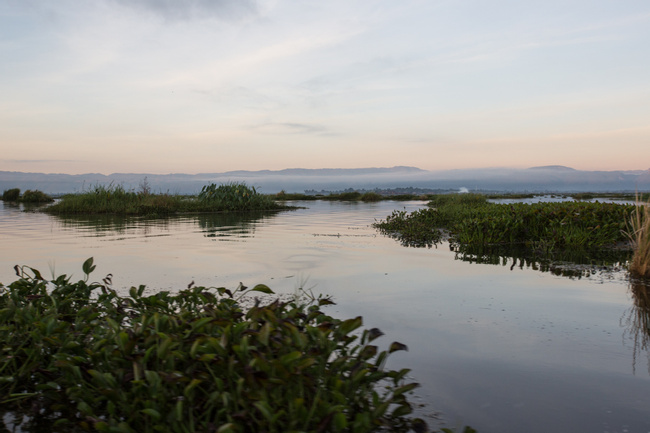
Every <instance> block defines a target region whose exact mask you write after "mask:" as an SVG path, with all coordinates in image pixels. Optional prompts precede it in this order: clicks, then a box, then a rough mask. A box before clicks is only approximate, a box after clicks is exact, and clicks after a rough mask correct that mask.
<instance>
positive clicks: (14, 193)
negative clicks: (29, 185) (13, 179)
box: [2, 188, 20, 201]
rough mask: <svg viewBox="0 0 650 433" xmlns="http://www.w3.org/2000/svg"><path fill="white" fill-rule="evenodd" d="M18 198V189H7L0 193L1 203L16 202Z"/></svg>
mask: <svg viewBox="0 0 650 433" xmlns="http://www.w3.org/2000/svg"><path fill="white" fill-rule="evenodd" d="M19 198H20V188H11V189H7V190H5V191H4V192H3V193H2V201H18V199H19Z"/></svg>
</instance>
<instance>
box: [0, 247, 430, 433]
mask: <svg viewBox="0 0 650 433" xmlns="http://www.w3.org/2000/svg"><path fill="white" fill-rule="evenodd" d="M94 268H95V266H94V265H93V260H92V258H91V259H88V260H87V261H86V262H85V263H84V264H83V271H84V274H85V278H84V279H83V280H81V281H78V282H72V281H71V280H70V278H68V277H67V276H65V275H62V276H59V277H58V278H55V279H53V280H51V281H46V280H45V279H44V278H43V277H42V276H41V274H40V272H39V271H38V270H35V269H33V268H30V267H27V266H23V267H19V266H16V267H15V269H16V273H17V274H18V276H19V279H18V280H17V281H15V282H13V283H11V284H10V285H9V286H7V287H3V286H2V285H0V342H1V343H2V348H3V349H2V353H1V354H0V405H1V406H2V407H3V408H4V409H9V410H16V411H18V410H21V411H22V412H23V413H26V414H27V415H28V416H30V417H33V418H39V419H40V421H41V424H42V421H44V420H45V421H50V422H51V423H52V424H51V427H52V430H53V431H69V430H70V429H72V428H81V429H85V430H94V431H115V432H138V433H140V432H154V431H169V432H262V431H266V432H289V431H296V432H298V431H302V432H339V431H340V432H379V431H392V432H406V431H408V430H409V429H410V428H412V427H413V428H416V427H417V428H420V429H419V430H418V431H425V429H426V424H425V423H424V422H423V421H422V420H419V419H411V418H409V414H410V413H411V411H412V409H411V404H410V403H409V402H408V401H407V395H408V393H409V392H410V391H411V390H413V389H414V388H416V387H417V386H418V385H417V384H416V383H406V382H405V376H406V375H407V373H408V371H409V370H408V369H402V370H388V369H386V368H385V365H386V361H387V358H388V356H389V354H390V353H392V352H395V351H398V350H405V349H406V346H404V345H403V344H401V343H397V342H394V343H392V344H391V345H390V346H389V349H388V350H384V351H380V350H379V349H378V347H377V346H376V345H374V344H373V343H374V340H375V339H376V338H378V337H379V336H381V335H382V332H381V331H379V330H378V329H376V328H374V329H370V330H363V331H361V330H360V327H361V326H362V318H361V317H356V318H352V319H347V320H339V319H336V318H333V317H330V316H328V315H326V314H325V313H324V312H323V311H322V310H321V307H323V306H325V305H328V304H331V303H332V302H331V301H330V300H329V299H327V298H322V297H319V298H315V297H314V296H310V297H309V298H308V300H307V301H306V302H304V303H301V302H300V301H297V300H296V301H294V302H279V301H275V302H273V303H271V304H270V305H266V306H260V305H259V303H256V304H255V305H254V306H253V307H251V308H250V309H248V310H244V309H243V308H242V307H241V306H240V300H241V299H242V297H243V296H245V295H246V294H247V293H250V292H262V293H267V294H272V293H273V292H272V291H271V290H270V289H269V288H268V287H267V286H264V285H257V286H255V287H253V288H250V289H248V288H246V287H244V286H242V285H241V284H240V287H239V288H238V290H237V291H235V292H234V293H233V292H231V291H230V290H228V289H225V288H206V287H193V286H192V284H190V286H189V287H188V288H187V289H184V290H181V291H180V292H179V293H178V294H176V295H174V294H171V293H169V292H159V293H156V294H154V295H150V296H145V295H144V294H143V293H144V290H145V286H139V287H138V288H135V287H132V288H131V289H130V293H129V296H127V297H122V296H119V295H118V294H117V293H116V292H115V291H114V290H113V289H112V288H111V287H110V279H111V276H110V275H109V276H107V277H106V278H105V279H104V280H103V282H102V283H89V282H88V279H89V274H90V273H91V272H92V271H93V269H94Z"/></svg>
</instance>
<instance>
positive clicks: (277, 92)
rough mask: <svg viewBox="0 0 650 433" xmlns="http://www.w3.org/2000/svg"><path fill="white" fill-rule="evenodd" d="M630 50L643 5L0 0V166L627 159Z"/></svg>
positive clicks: (632, 74)
mask: <svg viewBox="0 0 650 433" xmlns="http://www.w3.org/2000/svg"><path fill="white" fill-rule="evenodd" d="M648 46H650V3H647V2H645V1H628V2H622V3H621V2H617V3H613V2H611V1H608V0H595V1H589V2H587V1H586V0H579V1H577V2H571V3H570V4H568V3H566V2H564V1H560V0H546V1H542V0H532V1H529V2H524V3H513V2H510V1H506V0H497V1H494V2H477V1H470V0H462V1H454V2H448V1H442V0H433V1H420V0H404V1H402V2H391V1H387V0H379V1H375V0H373V1H370V0H368V1H359V2H349V1H343V0H332V1H330V2H293V1H288V0H241V1H234V0H218V1H208V0H176V1H172V0H158V1H155V0H132V1H127V0H99V1H96V2H78V1H73V0H58V1H57V2H50V1H46V0H21V1H18V0H7V1H5V2H1V3H0V56H1V58H2V59H3V60H2V62H1V63H0V72H1V73H2V78H3V79H2V80H0V94H1V95H2V98H0V142H2V143H9V145H7V146H5V147H6V148H4V149H3V152H4V154H5V155H4V158H5V159H3V160H2V161H0V170H9V171H11V170H18V169H20V170H23V169H26V170H31V169H34V170H39V171H41V170H43V171H49V172H56V171H65V172H70V173H84V172H89V171H91V172H102V173H110V172H130V171H133V172H151V173H165V172H187V173H196V172H212V171H228V170H235V169H248V170H260V169H275V170H278V169H282V168H286V167H306V168H318V167H336V166H340V165H341V164H343V166H345V167H360V166H393V165H405V166H418V167H421V168H424V169H430V170H436V169H452V168H473V167H484V166H515V167H528V166H536V165H567V166H572V167H576V168H579V169H585V170H587V169H604V170H610V169H612V170H613V169H637V168H641V169H643V168H646V167H643V166H640V167H639V166H638V164H642V162H643V161H650V150H649V149H648V146H645V147H644V146H642V143H646V144H647V143H648V142H650V131H648V130H647V119H648V118H650V56H648V55H647V51H648V48H647V47H648ZM632 155H633V156H632ZM28 160H33V161H51V163H49V164H47V163H44V162H40V163H38V164H37V163H34V164H33V165H32V166H30V165H29V164H27V163H21V164H20V167H19V166H18V163H16V162H12V161H28ZM57 160H62V161H79V162H77V163H75V162H65V163H58V162H57ZM646 165H647V164H646Z"/></svg>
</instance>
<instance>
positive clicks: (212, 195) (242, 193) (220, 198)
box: [198, 182, 279, 211]
mask: <svg viewBox="0 0 650 433" xmlns="http://www.w3.org/2000/svg"><path fill="white" fill-rule="evenodd" d="M198 201H199V202H200V203H201V204H204V205H208V206H210V207H214V208H217V209H221V210H229V211H242V210H268V209H278V208H279V206H278V205H277V203H275V201H274V200H273V199H272V198H271V197H269V196H266V195H263V194H260V193H259V192H257V189H256V188H255V187H254V186H248V185H246V183H245V182H231V183H227V184H222V185H216V184H214V183H212V184H210V185H205V186H204V187H203V188H202V189H201V192H200V193H199V197H198Z"/></svg>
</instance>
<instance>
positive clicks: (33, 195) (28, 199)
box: [20, 189, 54, 203]
mask: <svg viewBox="0 0 650 433" xmlns="http://www.w3.org/2000/svg"><path fill="white" fill-rule="evenodd" d="M20 201H22V202H23V203H51V202H53V201H54V199H53V198H52V197H50V196H49V195H47V194H45V193H44V192H43V191H39V190H37V189H35V190H33V191H32V190H29V189H28V190H25V192H24V193H23V195H22V197H20Z"/></svg>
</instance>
